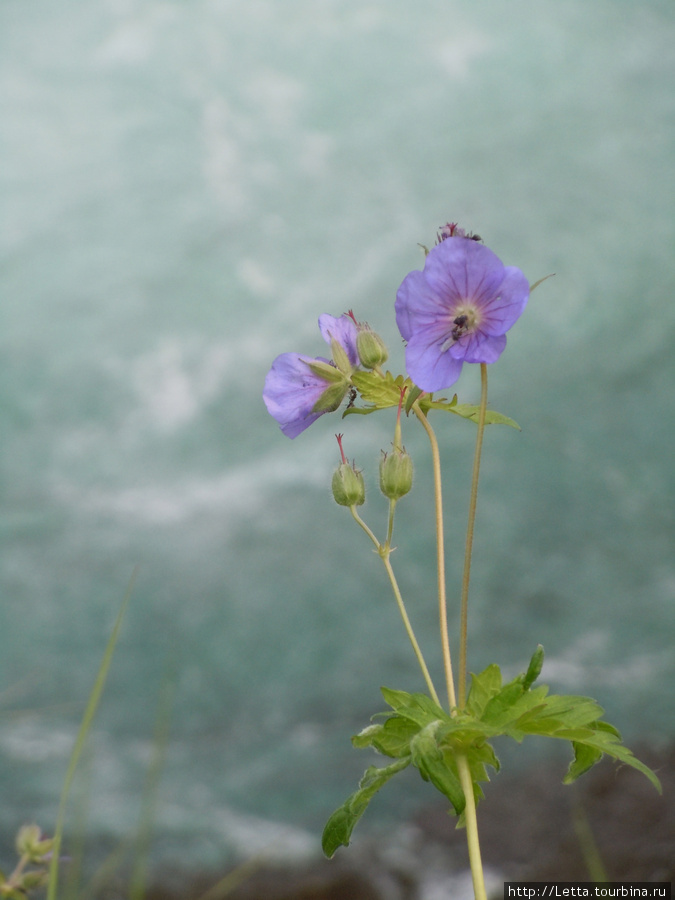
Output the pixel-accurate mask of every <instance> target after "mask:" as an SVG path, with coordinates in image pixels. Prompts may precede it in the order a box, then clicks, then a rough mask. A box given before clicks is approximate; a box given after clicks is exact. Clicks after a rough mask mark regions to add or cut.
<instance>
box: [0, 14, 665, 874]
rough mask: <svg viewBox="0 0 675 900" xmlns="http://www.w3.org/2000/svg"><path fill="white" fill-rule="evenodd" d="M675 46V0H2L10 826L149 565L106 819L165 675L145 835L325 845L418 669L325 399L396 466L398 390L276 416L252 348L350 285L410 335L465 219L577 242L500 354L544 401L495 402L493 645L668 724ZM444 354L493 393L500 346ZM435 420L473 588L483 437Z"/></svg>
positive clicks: (429, 572)
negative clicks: (447, 246) (393, 406)
mask: <svg viewBox="0 0 675 900" xmlns="http://www.w3.org/2000/svg"><path fill="white" fill-rule="evenodd" d="M674 46H675V11H674V10H673V6H672V3H671V2H670V0H668V2H643V3H640V4H634V3H627V2H616V0H611V2H609V0H595V2H594V3H593V4H588V3H582V2H580V0H579V2H577V0H561V2H558V3H555V4H541V3H534V2H532V0H530V2H526V0H512V2H510V3H508V4H506V3H499V2H496V0H481V2H478V3H471V4H469V3H462V2H449V0H443V2H425V3H423V4H415V5H413V4H409V3H406V2H403V0H387V2H386V3H385V2H348V0H343V2H338V0H334V2H329V0H325V2H318V0H287V2H279V0H277V2H273V0H256V2H249V3H247V4H238V3H234V2H227V0H221V2H216V0H208V2H207V0H201V2H200V0H197V2H192V3H190V4H183V3H180V2H166V0H162V2H160V0H146V2H141V0H108V2H100V3H98V4H91V3H86V2H82V0H79V2H76V0H61V2H60V3H58V4H53V3H50V2H47V0H36V2H32V0H29V2H26V0H4V3H3V4H2V7H1V8H0V98H1V99H0V103H1V104H2V109H1V116H0V118H1V120H2V122H3V125H2V134H1V136H0V141H1V144H0V147H1V154H2V156H1V164H0V180H1V185H2V232H1V235H0V242H1V244H0V246H1V249H2V259H3V262H2V271H1V273H0V285H1V287H0V291H1V303H2V334H1V337H0V340H1V341H2V357H3V378H2V382H1V385H0V402H1V404H2V466H3V481H4V489H3V502H2V509H1V513H0V514H1V516H2V518H1V524H2V533H3V557H2V588H3V591H2V593H3V603H2V607H0V635H1V639H2V652H1V653H0V677H1V685H2V690H3V694H2V695H1V698H2V701H3V707H2V709H0V713H1V714H2V717H1V718H0V783H1V785H2V791H3V805H2V812H1V814H0V816H1V824H2V827H3V829H4V830H5V832H6V833H7V832H9V831H10V830H12V829H15V827H16V826H17V825H18V823H19V821H24V820H28V819H33V818H36V819H38V820H39V821H40V823H41V824H43V826H44V827H45V828H46V829H49V825H50V823H51V822H53V820H54V816H55V809H56V803H57V798H58V790H59V787H60V784H61V781H62V778H63V774H64V772H65V766H66V761H67V757H68V753H69V749H70V747H71V745H72V740H73V736H74V734H75V730H76V727H77V722H78V717H79V715H80V713H81V710H82V707H83V704H84V702H85V698H86V696H87V694H88V691H89V688H90V685H91V683H92V680H93V677H94V674H95V671H96V668H97V665H98V662H99V660H100V656H101V653H102V651H103V648H104V646H105V641H106V639H107V635H108V633H109V630H110V628H111V626H112V622H113V620H114V616H115V614H116V610H117V608H118V605H119V603H120V602H121V599H122V597H123V595H124V592H125V590H126V587H127V584H128V582H129V579H130V577H131V573H132V571H133V569H134V567H135V566H138V567H139V574H138V578H137V581H136V584H135V587H134V597H133V603H132V607H131V610H130V613H129V617H128V620H127V622H126V627H125V631H124V633H123V637H122V639H121V643H120V645H119V647H118V650H117V654H116V657H115V662H114V667H113V671H112V673H111V676H110V682H109V686H108V690H107V693H106V695H105V698H104V702H103V706H102V708H101V711H100V717H99V718H98V720H97V723H98V724H97V727H96V729H95V733H94V734H93V736H92V741H91V756H90V762H89V767H90V768H89V776H88V778H89V780H88V785H89V787H88V788H87V792H88V795H89V797H90V804H91V811H90V817H89V821H90V828H91V830H92V832H94V833H97V834H100V835H106V834H118V833H120V832H124V831H128V830H130V829H133V828H134V827H135V823H136V821H137V815H138V802H139V801H138V794H139V790H140V789H141V787H142V785H143V779H144V777H145V772H146V770H147V766H148V763H149V761H150V759H151V756H152V733H153V721H154V717H155V714H156V709H157V704H158V698H159V695H160V691H161V685H162V683H163V682H164V681H165V679H166V678H167V672H175V677H176V679H177V682H176V701H175V707H174V711H173V719H172V732H171V741H170V745H169V749H168V761H167V768H166V771H165V775H164V780H163V783H162V790H161V795H160V797H159V806H158V829H159V833H160V836H161V838H162V841H163V842H164V843H161V842H160V845H159V850H158V852H160V853H161V852H162V848H163V847H164V848H168V849H166V853H167V854H168V855H170V854H171V853H173V852H174V848H175V847H176V846H180V848H181V853H182V855H183V859H184V860H185V861H186V862H189V861H190V860H192V859H195V860H196V859H205V858H208V859H211V860H217V859H220V857H221V855H222V853H223V852H225V850H226V849H227V848H230V849H231V848H234V849H235V850H237V851H240V852H248V851H249V850H250V849H251V848H255V847H257V846H258V845H263V846H267V845H269V844H270V843H272V842H276V843H275V846H277V847H282V848H283V852H284V853H288V852H291V851H293V852H298V853H300V852H304V850H306V849H307V848H310V849H311V848H312V847H314V846H315V844H313V843H312V842H313V841H315V840H316V832H317V829H318V828H319V827H320V826H321V825H322V823H323V821H324V819H325V818H326V816H327V814H328V813H329V812H330V811H331V810H332V808H333V806H334V805H336V804H337V803H338V802H340V801H341V800H342V799H343V796H344V795H345V794H346V793H347V792H349V791H350V790H351V789H352V787H353V785H354V782H355V779H356V778H357V777H358V775H359V774H360V773H361V772H362V770H363V768H364V767H365V765H366V764H368V762H370V759H369V758H368V757H367V756H366V755H365V754H363V753H357V752H356V751H353V750H352V748H351V746H350V744H349V740H348V739H349V736H350V735H351V734H352V732H353V731H354V730H355V729H358V728H360V727H362V725H363V724H365V723H366V722H367V720H368V717H369V716H370V714H371V713H372V712H374V711H375V710H376V709H378V708H379V706H380V700H379V694H378V688H379V685H380V684H382V683H384V684H389V685H391V686H395V687H401V688H411V689H420V688H421V687H422V683H421V679H420V677H419V676H418V674H417V672H416V668H415V662H414V658H413V657H412V654H411V652H410V651H409V649H408V646H407V643H406V640H405V636H404V633H403V630H402V628H401V626H400V623H399V621H398V619H397V614H396V611H395V608H394V604H393V601H392V600H391V598H390V596H389V594H388V591H387V588H386V584H385V579H384V575H383V573H382V572H381V571H380V569H379V568H378V565H377V560H376V558H374V557H373V554H372V553H371V551H370V548H369V546H368V545H367V543H366V542H365V540H363V539H362V536H361V534H360V532H358V529H356V527H355V526H354V524H353V522H351V520H350V519H349V516H348V515H347V514H345V513H344V511H342V510H339V509H338V508H337V507H335V505H334V504H333V503H332V501H331V499H330V493H329V489H328V484H329V479H330V475H331V472H332V468H333V466H334V464H335V462H336V448H335V444H334V439H333V434H334V432H335V431H337V430H341V431H344V432H345V433H346V439H345V440H346V443H347V447H348V452H349V454H350V455H355V456H356V458H357V460H358V462H359V464H360V465H362V466H363V467H364V468H365V469H366V475H367V477H369V478H370V480H371V481H370V483H371V484H372V485H373V488H374V484H375V480H374V473H375V467H376V461H377V457H378V454H379V450H380V448H386V447H387V446H388V444H389V442H390V441H391V429H392V427H393V420H392V417H387V416H380V417H377V418H376V417H371V418H368V419H357V418H356V417H352V418H351V419H349V420H347V421H345V422H340V420H339V419H336V418H335V417H324V419H322V420H321V421H320V422H318V423H317V424H316V425H315V426H313V428H312V429H311V431H309V432H307V433H305V434H303V435H301V436H300V437H299V438H298V439H297V440H296V441H294V442H290V441H288V440H287V439H285V438H283V436H282V435H281V434H280V433H279V431H278V429H277V427H276V425H275V423H274V422H273V421H272V420H271V419H270V418H269V417H268V416H267V414H266V411H265V409H264V406H263V404H262V401H261V399H260V393H261V390H262V383H263V380H264V376H265V374H266V371H267V369H268V367H269V364H270V362H271V360H272V359H273V357H274V356H276V355H277V354H278V353H280V352H282V351H286V350H297V351H299V352H303V353H308V354H315V353H319V352H321V349H322V342H321V340H320V338H319V335H318V330H317V327H316V320H317V318H318V316H319V314H321V313H322V312H331V313H333V314H336V315H337V314H339V313H341V312H342V311H344V310H345V309H347V308H350V307H351V308H353V309H354V310H355V312H356V314H357V316H358V318H360V319H362V320H367V321H369V322H370V324H371V325H372V326H373V327H376V328H377V329H378V330H379V331H380V332H381V333H382V334H383V336H384V337H385V338H386V339H387V341H388V342H389V344H390V347H391V349H392V368H398V367H402V364H403V361H402V360H403V352H402V347H401V345H400V340H399V338H398V337H397V333H396V330H395V324H394V320H393V309H392V305H393V300H394V297H395V292H396V289H397V287H398V285H399V284H400V282H401V280H402V279H403V277H404V276H405V275H406V273H407V272H408V271H410V270H411V269H412V268H416V267H421V265H422V255H421V251H420V249H419V247H418V246H417V245H418V242H420V243H426V244H430V243H432V242H433V240H434V236H435V232H436V229H437V228H438V227H439V226H440V225H441V224H442V223H444V222H446V221H448V220H459V221H460V222H462V223H463V224H464V225H465V226H466V227H467V228H471V229H473V230H475V231H477V232H479V233H480V234H481V235H483V237H484V238H485V240H486V242H487V243H488V244H489V246H490V247H491V248H492V249H494V250H495V251H496V252H497V253H498V254H499V255H500V256H501V257H502V258H503V259H504V261H505V262H506V263H508V264H513V265H518V266H519V267H521V268H522V269H523V270H524V271H525V272H526V274H527V275H528V277H529V278H530V280H531V281H535V280H537V279H538V278H540V277H541V276H543V275H546V274H548V273H551V272H555V273H556V275H555V278H553V279H550V280H549V281H547V282H546V283H545V284H544V285H542V286H541V287H540V288H539V289H538V290H537V292H536V293H535V294H534V295H533V297H532V300H531V303H530V306H529V309H528V311H527V313H526V315H525V316H524V317H523V319H522V320H521V321H520V322H519V324H518V326H517V328H515V329H514V331H513V332H512V334H511V335H510V336H509V348H508V350H507V352H506V353H505V355H504V356H503V357H502V359H501V360H500V361H499V363H498V364H497V365H496V366H494V367H493V368H492V370H491V373H490V375H491V403H492V405H493V406H494V407H495V408H497V409H499V410H500V411H503V412H505V413H506V414H508V415H510V416H512V417H513V418H515V419H516V420H517V421H518V422H519V423H520V425H521V427H522V432H521V433H517V432H514V431H511V430H509V429H501V430H499V429H495V430H494V431H491V432H489V433H488V435H487V441H486V448H485V458H484V469H483V482H482V485H481V499H480V508H479V520H478V534H477V544H476V561H475V566H474V573H473V612H472V618H471V626H470V627H471V641H472V645H471V647H472V649H471V651H470V653H471V657H470V664H471V667H472V668H474V669H476V668H479V667H481V666H484V665H486V664H487V663H489V662H492V661H498V662H500V663H501V664H502V665H504V666H505V667H506V669H507V670H508V671H509V672H512V671H517V669H518V667H522V666H523V665H525V663H526V661H527V659H528V658H529V655H530V653H531V652H532V650H533V649H534V646H535V645H536V643H537V642H538V641H541V642H542V643H543V644H544V645H545V647H546V650H547V654H548V657H547V660H548V661H547V665H546V668H545V670H544V675H545V676H546V679H547V680H548V681H549V682H550V683H551V684H552V685H553V686H554V687H555V688H556V689H558V690H564V691H567V692H583V693H588V694H591V695H592V696H594V697H596V698H597V699H598V700H599V701H600V702H601V703H602V704H603V705H604V706H605V707H606V709H607V711H608V717H609V718H610V720H611V721H613V722H614V723H615V724H617V725H618V726H619V727H620V728H621V729H622V731H623V732H624V733H625V735H626V736H627V737H628V738H630V739H631V740H632V741H635V740H638V739H639V738H641V737H646V738H648V739H652V740H655V739H659V738H662V737H672V736H673V732H672V721H673V712H674V709H673V701H672V684H673V676H675V654H673V650H672V638H673V634H674V632H675V604H674V603H673V601H674V599H675V561H674V556H673V546H674V540H673V539H674V536H675V525H674V521H673V501H674V500H675V486H674V479H673V470H672V443H673V414H674V411H675V410H674V400H673V397H674V396H675V394H674V392H673V387H672V386H673V376H674V375H675V371H674V366H673V355H672V346H673V340H674V338H675V335H674V332H675V306H674V305H673V303H672V296H673V289H674V287H675V262H674V260H673V253H672V248H673V245H674V238H675V235H674V215H673V213H674V202H673V201H674V189H675V183H674V176H673V171H675V127H674V125H675V98H674V96H673V91H672V84H673V82H674V76H675V71H674V70H675V52H674V51H673V47H674ZM457 389H458V391H459V394H460V398H461V399H462V400H463V401H466V402H469V401H475V400H476V398H477V377H476V372H471V371H467V372H466V373H465V374H464V375H463V376H462V380H461V382H460V383H459V385H458V386H457ZM438 431H439V436H440V438H441V442H442V445H443V454H444V459H445V462H446V465H447V472H446V476H445V477H446V499H447V507H448V524H447V530H448V548H449V553H450V560H451V561H450V571H449V580H450V586H451V591H453V592H454V594H455V595H456V593H457V588H458V584H459V578H460V572H459V560H460V557H461V552H462V550H461V548H462V544H463V531H464V515H465V509H466V505H467V502H468V479H469V474H470V454H471V449H472V443H473V438H474V434H473V426H472V425H470V424H469V423H465V422H462V421H459V420H458V421H455V420H454V417H453V418H452V420H449V421H444V420H442V419H440V420H439V421H438ZM423 438H424V436H423V435H422V434H416V433H415V430H414V427H412V423H411V427H410V428H409V431H408V434H407V435H406V436H405V441H406V444H407V446H408V449H409V450H410V451H411V452H412V453H413V455H414V458H415V462H416V465H417V489H416V491H415V492H414V493H413V494H412V495H411V496H410V497H409V498H407V499H406V501H405V503H402V504H401V507H400V520H399V521H397V541H398V544H399V549H398V550H397V553H396V557H395V563H396V566H397V570H398V572H399V574H400V578H401V584H402V587H403V591H404V594H405V596H406V597H408V598H409V603H410V614H411V617H412V619H413V622H414V624H415V627H416V629H417V631H418V636H419V638H420V640H421V642H422V644H423V646H424V647H425V649H426V650H427V652H428V656H429V659H430V663H431V664H432V666H433V667H434V670H435V671H436V672H440V669H439V662H440V660H439V651H438V647H437V645H438V639H437V637H436V634H435V629H436V610H435V604H434V600H433V587H434V575H433V559H434V551H433V543H432V542H433V522H432V515H431V510H430V507H429V497H428V493H427V488H428V486H429V483H430V473H429V463H428V455H427V450H426V446H425V442H424V439H423ZM374 494H375V491H374V490H373V499H372V501H371V503H370V504H369V506H368V507H367V511H368V515H369V517H371V518H369V521H371V522H372V524H373V525H374V526H375V527H378V526H377V522H378V517H379V521H380V522H381V521H382V518H383V511H382V509H381V507H380V506H379V504H378V501H377V499H376V498H375V496H374ZM439 680H440V677H439ZM541 752H544V753H545V752H546V748H545V747H543V748H541ZM425 787H426V786H424V785H421V784H420V785H419V786H418V785H417V783H416V782H414V781H413V780H409V781H408V782H407V783H406V785H405V788H404V789H403V788H402V789H401V790H400V791H399V792H398V793H396V792H395V791H394V792H392V793H391V795H390V798H389V799H388V798H387V796H386V795H384V794H383V796H382V798H381V800H380V801H378V804H377V805H375V806H374V807H373V810H372V813H371V821H372V822H377V821H385V820H387V817H388V816H390V815H391V814H392V813H394V812H395V811H396V809H397V808H398V807H402V808H404V809H407V810H408V811H410V810H413V809H415V808H416V807H417V806H419V805H420V804H422V803H423V802H425V801H426V800H428V799H431V798H432V797H433V795H432V794H431V793H430V791H427V790H425ZM378 816H379V817H380V819H379V820H378ZM279 823H284V826H283V828H282V827H281V826H280V825H279ZM280 835H281V836H280ZM289 848H290V849H289Z"/></svg>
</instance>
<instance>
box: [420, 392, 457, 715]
mask: <svg viewBox="0 0 675 900" xmlns="http://www.w3.org/2000/svg"><path fill="white" fill-rule="evenodd" d="M412 408H413V412H414V413H415V415H416V416H417V418H418V419H419V420H420V422H421V423H422V427H423V428H424V430H425V431H426V433H427V436H428V438H429V442H430V444H431V458H432V462H433V470H434V497H435V509H436V570H437V573H438V616H439V620H440V631H441V646H442V648H443V668H444V670H445V683H446V686H447V690H448V702H449V704H450V711H451V712H452V710H453V709H454V708H455V707H456V706H457V700H456V697H455V682H454V679H453V677H452V660H451V658H450V639H449V637H448V604H447V598H446V593H445V547H444V543H445V538H444V536H443V492H442V488H441V455H440V453H439V450H438V441H437V440H436V434H435V433H434V430H433V428H432V427H431V425H430V424H429V421H428V419H427V417H426V416H425V415H424V413H423V412H422V409H421V407H420V406H419V404H418V403H417V401H415V403H413V406H412Z"/></svg>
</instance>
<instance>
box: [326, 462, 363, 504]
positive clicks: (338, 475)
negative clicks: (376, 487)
mask: <svg viewBox="0 0 675 900" xmlns="http://www.w3.org/2000/svg"><path fill="white" fill-rule="evenodd" d="M331 487H332V489H333V497H334V498H335V502H336V503H338V504H339V505H340V506H362V505H363V503H364V502H365V499H366V486H365V484H364V481H363V474H362V473H361V472H359V471H358V470H357V469H355V468H354V467H353V466H351V465H350V464H349V463H348V462H343V463H340V465H339V466H338V467H337V469H336V470H335V472H334V473H333V482H332V485H331Z"/></svg>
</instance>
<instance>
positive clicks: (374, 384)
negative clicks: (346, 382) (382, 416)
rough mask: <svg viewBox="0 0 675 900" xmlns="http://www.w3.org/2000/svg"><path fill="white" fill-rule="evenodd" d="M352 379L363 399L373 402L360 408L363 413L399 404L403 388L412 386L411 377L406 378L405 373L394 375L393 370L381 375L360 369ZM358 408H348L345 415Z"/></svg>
mask: <svg viewBox="0 0 675 900" xmlns="http://www.w3.org/2000/svg"><path fill="white" fill-rule="evenodd" d="M351 381H352V384H353V385H354V387H355V388H356V389H357V391H358V392H359V394H360V395H361V399H362V400H364V401H365V402H366V403H370V404H372V406H370V407H366V408H365V409H361V410H359V411H360V412H361V413H362V414H364V413H365V414H367V413H369V412H374V411H375V410H376V409H386V408H387V407H390V406H398V404H399V401H400V399H401V390H402V388H403V387H404V386H406V385H407V386H408V387H412V382H411V381H410V379H409V378H408V379H406V378H404V377H403V375H397V376H396V377H394V376H393V375H392V374H391V372H385V374H384V375H380V374H378V373H377V372H363V371H358V372H354V373H353V374H352V376H351ZM357 410H358V407H352V408H351V409H347V410H345V415H346V414H347V413H351V412H355V411H357Z"/></svg>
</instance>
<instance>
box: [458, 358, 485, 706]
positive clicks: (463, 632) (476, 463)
mask: <svg viewBox="0 0 675 900" xmlns="http://www.w3.org/2000/svg"><path fill="white" fill-rule="evenodd" d="M480 385H481V391H480V409H479V412H478V432H477V434H476V450H475V452H474V457H473V474H472V477H471V496H470V498H469V520H468V523H467V528H466V545H465V550H464V573H463V575H462V603H461V615H460V630H459V689H458V695H459V708H460V709H463V708H464V704H465V703H466V645H467V635H468V619H469V579H470V577H471V551H472V549H473V530H474V524H475V521H476V500H477V497H478V478H479V476H480V457H481V451H482V448H483V433H484V431H485V413H486V410H487V387H488V384H487V365H486V364H485V363H481V364H480Z"/></svg>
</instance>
